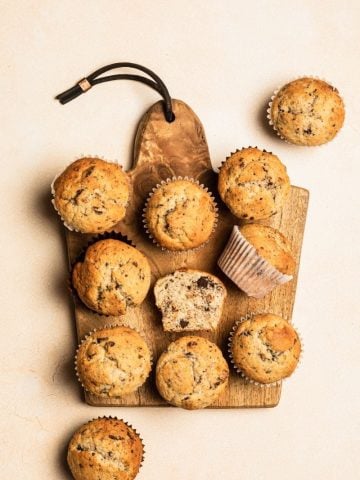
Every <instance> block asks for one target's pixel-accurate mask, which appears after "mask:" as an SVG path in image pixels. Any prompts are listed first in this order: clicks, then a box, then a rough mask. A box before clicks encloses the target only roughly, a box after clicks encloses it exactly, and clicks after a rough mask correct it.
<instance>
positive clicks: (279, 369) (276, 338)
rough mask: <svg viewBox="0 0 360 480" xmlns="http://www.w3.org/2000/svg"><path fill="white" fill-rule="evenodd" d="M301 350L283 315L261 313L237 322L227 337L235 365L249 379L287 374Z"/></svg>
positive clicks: (272, 378)
mask: <svg viewBox="0 0 360 480" xmlns="http://www.w3.org/2000/svg"><path fill="white" fill-rule="evenodd" d="M300 353H301V343H300V338H299V336H298V334H297V332H296V331H295V329H294V328H293V327H292V326H291V325H290V324H289V323H288V322H287V321H286V320H284V319H283V318H281V317H279V316H277V315H272V314H263V315H255V316H254V317H252V318H251V319H250V320H245V321H244V322H241V323H239V324H238V326H237V327H236V328H235V331H234V333H233V335H232V337H231V340H230V355H231V358H232V361H233V362H234V364H235V366H236V367H237V368H238V369H239V370H241V372H243V374H244V375H245V376H246V377H247V378H249V379H250V380H253V381H256V382H259V383H273V382H277V381H279V380H281V379H283V378H285V377H289V376H290V375H291V374H292V372H293V371H294V370H295V368H296V366H297V364H298V361H299V358H300Z"/></svg>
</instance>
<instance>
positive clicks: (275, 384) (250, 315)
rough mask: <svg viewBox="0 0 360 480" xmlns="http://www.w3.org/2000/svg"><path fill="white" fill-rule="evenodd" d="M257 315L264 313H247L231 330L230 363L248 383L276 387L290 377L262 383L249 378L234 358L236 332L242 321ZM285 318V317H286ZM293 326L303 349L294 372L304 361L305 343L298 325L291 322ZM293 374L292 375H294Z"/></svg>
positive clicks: (229, 339)
mask: <svg viewBox="0 0 360 480" xmlns="http://www.w3.org/2000/svg"><path fill="white" fill-rule="evenodd" d="M257 315H262V313H247V314H246V315H245V316H244V317H240V319H239V320H237V321H236V322H235V323H234V325H233V327H232V329H231V331H230V334H229V338H228V355H229V359H230V363H231V365H232V367H233V369H234V370H235V371H236V373H237V374H238V375H240V377H242V378H243V379H244V380H245V381H246V382H247V383H251V384H252V385H256V386H258V387H261V388H266V387H276V386H278V385H281V383H282V382H283V381H284V380H288V379H289V378H290V377H285V378H282V379H281V380H277V381H276V382H271V383H260V382H257V381H256V380H253V379H252V378H249V377H248V376H247V375H246V374H245V373H244V372H243V371H242V370H241V369H240V368H239V367H238V366H237V365H236V363H235V361H234V358H233V355H232V341H233V337H234V334H235V332H236V330H237V328H238V326H239V325H240V323H242V322H245V321H247V320H251V319H252V318H253V317H255V316H257ZM284 320H285V319H284ZM289 324H290V325H291V326H292V328H293V329H294V330H295V331H296V333H297V336H298V337H299V340H300V344H301V350H300V357H299V360H298V362H297V365H296V367H295V369H294V372H295V370H297V369H298V367H299V365H300V363H301V362H302V358H303V353H304V343H303V339H302V337H301V335H300V334H299V331H298V329H297V328H296V327H294V325H292V324H291V323H289ZM294 372H292V374H293V373H294ZM292 374H291V376H292Z"/></svg>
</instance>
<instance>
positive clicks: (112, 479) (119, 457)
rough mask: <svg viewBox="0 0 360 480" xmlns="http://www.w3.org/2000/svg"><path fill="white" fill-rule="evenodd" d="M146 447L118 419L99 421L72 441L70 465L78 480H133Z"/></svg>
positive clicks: (83, 430) (78, 432) (76, 433)
mask: <svg viewBox="0 0 360 480" xmlns="http://www.w3.org/2000/svg"><path fill="white" fill-rule="evenodd" d="M143 454H144V447H143V444H142V441H141V439H140V437H139V435H138V434H137V432H136V431H135V430H134V429H133V428H132V427H130V426H128V425H127V424H126V423H125V422H123V421H122V420H118V419H117V418H106V417H104V418H98V419H96V420H92V421H90V422H88V423H86V424H85V425H83V426H82V427H80V428H79V429H78V430H77V431H76V432H75V433H74V435H73V437H72V439H71V440H70V443H69V446H68V452H67V461H68V465H69V467H70V470H71V473H72V475H73V477H74V479H75V480H99V479H101V480H133V479H134V478H135V477H136V475H137V474H138V472H139V469H140V467H141V462H142V459H143Z"/></svg>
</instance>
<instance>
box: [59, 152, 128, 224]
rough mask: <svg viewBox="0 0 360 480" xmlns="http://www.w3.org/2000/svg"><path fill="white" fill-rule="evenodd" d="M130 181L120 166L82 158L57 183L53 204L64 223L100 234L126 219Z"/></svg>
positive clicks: (97, 159)
mask: <svg viewBox="0 0 360 480" xmlns="http://www.w3.org/2000/svg"><path fill="white" fill-rule="evenodd" d="M129 192H130V191H129V180H128V177H127V175H126V173H124V172H123V170H122V168H121V166H120V165H117V164H115V163H110V162H106V161H105V160H101V159H100V158H87V157H85V158H81V159H79V160H76V161H75V162H73V163H72V164H71V165H69V166H68V167H67V168H66V169H65V171H64V172H63V173H62V174H61V175H60V176H59V177H58V178H57V179H56V180H55V182H54V204H55V208H56V210H57V211H58V212H59V214H60V215H61V217H62V218H63V220H64V221H65V223H66V224H67V225H68V226H69V227H70V228H72V229H75V230H78V231H80V232H83V233H101V232H104V231H106V230H109V229H111V228H112V227H114V226H115V225H116V224H117V223H118V222H119V221H120V220H122V219H123V218H124V216H125V212H126V206H127V204H128V201H129Z"/></svg>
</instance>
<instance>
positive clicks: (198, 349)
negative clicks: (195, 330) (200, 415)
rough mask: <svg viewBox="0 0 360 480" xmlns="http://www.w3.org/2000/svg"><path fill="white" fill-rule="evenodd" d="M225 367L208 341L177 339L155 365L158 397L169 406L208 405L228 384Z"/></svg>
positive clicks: (202, 406)
mask: <svg viewBox="0 0 360 480" xmlns="http://www.w3.org/2000/svg"><path fill="white" fill-rule="evenodd" d="M228 377H229V367H228V364H227V362H226V360H225V359H224V357H223V355H222V353H221V350H220V349H219V348H218V347H217V345H215V344H214V343H212V342H210V341H209V340H207V339H205V338H202V337H197V336H186V337H181V338H179V339H177V340H175V341H174V342H172V343H171V344H170V345H169V346H168V348H167V349H166V350H165V351H164V352H163V353H162V355H161V356H160V358H159V360H158V363H157V365H156V385H157V387H158V390H159V393H160V395H161V396H162V397H163V398H164V399H165V400H166V401H167V402H169V403H171V404H172V405H175V406H177V407H182V408H186V409H189V410H193V409H196V408H205V407H207V406H208V405H211V404H212V403H213V402H214V401H215V400H216V398H217V397H218V396H219V395H220V394H221V393H222V392H223V391H224V390H225V388H226V386H227V384H228Z"/></svg>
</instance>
